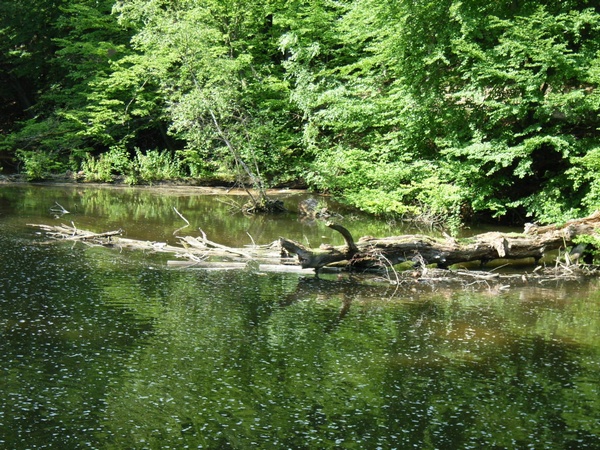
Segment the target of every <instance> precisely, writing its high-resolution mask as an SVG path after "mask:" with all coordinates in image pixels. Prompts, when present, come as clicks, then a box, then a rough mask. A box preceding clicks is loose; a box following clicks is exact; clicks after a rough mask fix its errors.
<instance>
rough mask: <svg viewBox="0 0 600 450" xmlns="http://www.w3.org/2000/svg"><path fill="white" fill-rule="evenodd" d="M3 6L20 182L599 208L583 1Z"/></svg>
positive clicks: (560, 213)
mask: <svg viewBox="0 0 600 450" xmlns="http://www.w3.org/2000/svg"><path fill="white" fill-rule="evenodd" d="M25 3H27V5H25ZM0 20H1V21H2V22H1V24H0V37H1V39H0V47H1V49H2V51H1V52H0V55H1V56H0V58H1V59H0V76H2V78H3V80H4V82H3V83H1V84H0V98H1V101H0V116H1V117H2V119H0V130H1V131H2V136H1V137H0V155H2V165H3V166H4V167H5V169H10V168H11V164H15V163H14V162H16V164H17V166H18V167H17V168H18V170H20V171H21V172H23V173H25V174H26V175H27V176H28V177H29V178H31V179H36V178H44V177H46V176H48V174H49V173H52V172H61V171H62V172H64V171H67V170H70V171H73V172H76V173H79V174H80V175H81V176H83V177H85V179H87V180H101V181H110V180H112V179H113V178H114V177H115V176H116V175H123V176H125V177H126V179H127V181H129V182H131V183H137V182H149V181H153V180H157V179H167V178H182V177H192V178H196V179H202V180H208V179H219V180H233V179H236V178H237V179H239V178H240V177H242V176H248V174H251V175H252V176H257V177H261V179H262V180H263V181H264V182H266V183H270V184H272V185H274V184H283V183H288V182H291V181H298V180H299V181H302V182H306V183H308V185H309V186H311V187H312V188H314V189H317V190H321V191H327V192H331V193H333V194H335V195H336V196H338V197H339V198H342V199H344V200H345V201H347V202H348V203H350V204H353V205H356V206H358V207H360V208H361V209H363V210H365V211H369V212H372V213H375V214H389V215H395V216H405V217H414V216H418V217H421V218H427V219H429V220H433V221H443V222H454V223H457V221H460V220H464V219H468V218H469V217H472V216H473V215H476V214H482V215H485V216H488V217H491V216H494V217H499V218H502V217H503V218H509V219H511V218H513V219H518V220H519V221H522V220H525V219H526V218H528V219H529V220H531V218H533V219H536V220H540V221H544V222H549V221H558V220H564V219H565V218H568V217H572V216H578V215H582V214H586V213H588V212H589V211H590V210H594V209H596V208H597V207H598V205H599V203H600V182H598V181H597V180H598V179H599V175H600V139H599V137H598V132H599V128H600V116H599V114H598V112H599V110H600V90H599V89H598V85H599V83H600V38H599V37H598V36H600V33H599V31H600V7H598V6H597V3H596V2H592V1H590V0H580V1H574V0H572V1H558V0H554V1H552V0H547V1H543V2H540V1H532V0H524V1H522V2H512V1H498V2H489V1H482V0H463V1H458V0H440V1H437V2H430V1H424V0H417V1H410V2H409V1H381V0H377V1H376V0H341V1H333V0H293V1H283V0H269V1H266V2H264V1H262V2H259V1H257V0H178V1H172V0H124V1H119V2H116V3H114V2H113V0H93V1H92V0H56V1H49V0H35V1H33V2H23V1H22V0H13V1H11V2H3V3H2V4H1V5H0Z"/></svg>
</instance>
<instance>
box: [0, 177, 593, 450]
mask: <svg viewBox="0 0 600 450" xmlns="http://www.w3.org/2000/svg"><path fill="white" fill-rule="evenodd" d="M282 196H283V198H285V201H286V203H287V204H288V205H289V208H290V210H292V211H293V209H294V205H296V204H297V202H298V201H299V200H300V199H302V198H303V197H302V195H300V194H295V193H289V192H288V193H282ZM324 201H327V202H330V201H329V200H327V199H325V200H324ZM55 202H58V203H59V204H61V205H62V206H64V207H65V208H66V209H68V210H69V211H71V213H70V214H66V215H63V216H58V217H57V215H56V214H55V213H53V212H52V211H51V210H50V209H51V208H52V207H53V206H54V205H55ZM328 206H329V207H330V209H332V210H335V209H337V208H338V205H335V204H334V203H332V202H330V203H328ZM173 207H175V208H177V210H178V211H179V212H181V213H182V214H183V215H184V216H185V217H186V218H187V219H188V220H189V221H190V224H191V225H190V227H189V229H185V230H184V231H183V232H185V233H187V232H189V234H195V233H197V229H198V228H202V229H203V230H204V231H205V232H206V233H207V234H208V236H209V237H210V238H211V239H212V240H215V241H218V242H222V243H224V244H228V245H245V244H249V243H251V242H252V240H255V241H256V242H257V243H267V242H270V241H271V240H274V239H276V238H277V237H279V236H281V235H284V236H286V237H290V238H292V239H296V240H301V241H302V240H303V241H304V242H309V243H311V244H313V245H318V244H319V243H321V242H327V243H334V244H337V243H338V242H339V241H338V239H340V238H339V236H336V235H335V233H334V232H332V231H331V230H329V229H328V228H326V227H325V226H324V225H323V224H319V223H310V222H302V221H299V220H298V217H297V216H296V215H295V214H294V213H293V212H292V213H289V214H284V215H279V216H275V217H245V216H243V215H240V214H235V213H232V212H231V210H230V205H228V204H227V197H226V196H214V195H213V196H199V195H188V194H185V195H184V194H178V193H176V192H168V193H162V194H161V193H157V192H156V191H154V190H143V189H142V190H139V189H117V190H111V189H95V188H90V187H81V186H77V187H70V188H52V187H48V186H43V187H40V186H24V187H12V186H6V187H5V186H1V187H0V232H1V233H0V263H1V269H2V270H1V271H0V370H1V373H0V447H1V448H7V449H9V448H10V449H38V448H40V449H41V448H57V449H81V448H93V449H167V448H172V449H182V448H193V449H197V448H205V449H228V448H231V449H246V448H248V449H250V448H252V449H255V448H261V449H287V448H290V449H353V448H356V449H377V448H381V449H393V448H397V449H407V448H418V449H468V448H473V449H479V448H498V449H500V448H506V449H514V448H524V449H525V448H531V449H566V448H573V449H579V448H587V449H594V448H600V447H599V444H598V442H599V441H600V422H599V418H600V400H599V398H600V396H599V392H598V390H599V388H598V386H599V381H600V340H599V339H598V338H599V337H600V302H599V298H600V295H599V293H600V286H599V285H598V282H597V281H595V280H592V281H585V282H580V283H564V282H557V283H554V284H552V285H548V284H543V285H535V284H534V285H531V286H526V287H519V288H508V289H504V290H500V291H494V290H491V289H483V288H478V289H469V288H456V287H455V288H452V289H449V288H444V287H441V286H423V287H419V288H415V287H414V286H412V287H409V286H406V287H400V288H399V289H396V287H394V286H390V285H388V284H385V283H363V282H360V281H356V280H354V279H351V278H348V277H337V276H328V277H324V279H321V280H316V279H313V278H312V277H299V276H297V275H290V274H257V273H248V272H244V271H234V272H206V271H201V270H190V269H187V270H181V269H177V270H174V269H169V268H167V266H166V259H167V257H166V256H164V255H153V254H146V253H143V252H120V251H118V250H117V249H104V248H94V247H87V246H85V245H83V244H77V245H73V244H66V243H52V244H46V243H44V241H46V239H45V237H44V236H43V235H40V234H38V233H37V230H36V229H34V228H31V227H28V226H27V225H26V224H27V223H31V222H33V223H61V222H62V223H69V224H70V223H71V221H73V223H75V224H76V226H78V227H79V228H89V229H93V230H95V231H107V230H109V229H118V228H123V229H124V230H126V233H127V235H128V236H129V237H136V238H143V239H152V240H157V241H171V240H173V242H175V241H174V237H173V231H174V230H176V229H177V228H179V227H181V226H183V225H185V223H183V222H182V220H181V219H180V218H179V217H178V215H177V214H176V213H175V212H174V211H173ZM340 211H341V207H340ZM343 212H344V214H343V215H344V219H340V220H342V221H343V223H344V225H346V226H347V227H348V228H349V229H351V230H352V231H353V232H354V233H355V236H360V235H363V234H373V235H377V234H379V235H383V234H400V233H401V232H404V231H406V230H402V229H400V228H398V227H397V225H395V224H388V223H385V222H377V221H372V220H371V221H368V220H365V219H364V218H361V217H360V216H359V215H356V214H353V213H351V212H348V211H343Z"/></svg>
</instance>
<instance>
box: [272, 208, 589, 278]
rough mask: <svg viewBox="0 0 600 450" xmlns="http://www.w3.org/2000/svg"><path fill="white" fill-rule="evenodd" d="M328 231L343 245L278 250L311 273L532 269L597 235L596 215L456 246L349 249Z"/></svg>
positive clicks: (407, 242) (386, 241) (374, 244)
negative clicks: (521, 263) (486, 266)
mask: <svg viewBox="0 0 600 450" xmlns="http://www.w3.org/2000/svg"><path fill="white" fill-rule="evenodd" d="M328 226H329V227H330V228H332V229H334V230H336V231H338V232H340V233H341V234H342V236H343V237H344V240H345V241H346V245H344V246H339V247H320V248H318V249H312V248H307V247H305V246H303V245H301V244H299V243H297V242H294V241H290V240H287V239H281V240H280V243H281V247H282V248H283V249H284V250H286V251H287V252H289V253H291V254H296V255H297V256H298V259H299V261H300V264H301V265H302V267H303V268H314V269H316V270H317V271H318V270H319V269H320V268H321V267H324V266H326V265H329V264H333V263H342V262H344V263H345V264H346V265H348V266H350V267H354V268H360V269H365V268H371V267H376V266H381V265H389V264H392V265H393V264H398V263H401V262H406V261H412V262H415V263H420V264H424V265H429V264H437V265H438V267H441V268H447V267H448V266H451V265H453V264H458V263H466V262H472V261H481V263H482V264H483V263H486V262H489V261H492V260H496V259H525V258H533V259H534V260H535V262H536V263H537V262H539V260H540V259H541V258H542V257H543V256H544V253H545V252H547V251H550V250H556V249H559V248H565V247H568V246H571V245H573V243H574V242H573V240H574V239H575V238H576V237H577V236H581V235H597V234H598V233H597V230H598V228H599V227H600V212H595V213H594V214H592V215H591V216H589V217H586V218H583V219H576V220H571V221H569V222H567V223H566V224H563V225H553V226H547V227H537V226H531V225H528V226H526V227H525V228H526V229H525V231H524V232H523V233H500V232H491V233H483V234H479V235H477V236H474V237H471V238H467V239H461V240H458V239H454V238H452V237H449V236H446V237H443V238H434V237H431V236H426V235H418V234H415V235H405V236H391V237H385V238H375V237H371V236H366V237H362V238H361V239H360V240H359V241H358V242H357V243H355V242H354V240H353V239H352V236H351V234H350V232H349V231H348V230H346V229H345V228H344V227H342V226H340V225H336V224H332V223H329V224H328Z"/></svg>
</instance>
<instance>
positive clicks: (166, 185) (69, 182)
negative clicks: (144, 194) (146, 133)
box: [0, 173, 325, 196]
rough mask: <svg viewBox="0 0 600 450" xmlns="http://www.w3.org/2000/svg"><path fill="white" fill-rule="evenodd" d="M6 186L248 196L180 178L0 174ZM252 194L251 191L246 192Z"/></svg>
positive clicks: (220, 184) (294, 188)
mask: <svg viewBox="0 0 600 450" xmlns="http://www.w3.org/2000/svg"><path fill="white" fill-rule="evenodd" d="M3 184H6V185H32V186H45V185H48V186H56V187H60V186H81V187H93V188H100V189H132V188H135V189H141V190H147V191H161V192H169V191H173V192H177V193H181V194H186V193H187V194H189V195H195V194H202V195H211V194H214V195H223V194H227V195H232V196H244V195H248V193H247V191H246V190H245V189H243V188H240V187H239V186H238V185H237V184H236V183H227V182H224V181H222V180H219V181H217V180H200V179H191V178H190V179H180V180H163V181H156V182H153V183H148V184H129V183H126V182H125V179H124V178H123V177H117V178H115V180H114V182H112V183H99V182H88V181H85V180H83V179H82V178H80V177H77V176H76V175H74V174H71V173H67V174H62V175H52V176H51V177H49V178H48V179H45V180H36V181H30V180H27V177H26V176H25V175H21V174H11V175H0V186H1V185H3ZM250 191H251V192H252V189H250ZM266 192H267V194H268V195H274V194H281V193H287V192H289V193H308V192H309V191H308V189H307V187H306V186H304V185H302V184H301V183H296V184H295V185H290V186H288V185H282V186H278V187H272V188H269V189H267V190H266ZM315 195H325V194H322V193H315Z"/></svg>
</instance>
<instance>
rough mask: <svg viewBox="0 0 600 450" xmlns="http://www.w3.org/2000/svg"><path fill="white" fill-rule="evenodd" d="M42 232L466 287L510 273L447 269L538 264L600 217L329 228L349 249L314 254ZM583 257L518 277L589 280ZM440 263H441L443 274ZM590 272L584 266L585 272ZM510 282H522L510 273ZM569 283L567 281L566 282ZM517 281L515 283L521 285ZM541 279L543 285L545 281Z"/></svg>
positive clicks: (214, 266) (203, 264)
mask: <svg viewBox="0 0 600 450" xmlns="http://www.w3.org/2000/svg"><path fill="white" fill-rule="evenodd" d="M32 226H35V227H38V228H40V229H42V230H43V231H44V232H45V233H46V234H47V235H48V236H50V237H51V238H52V239H54V240H57V239H59V240H65V241H72V242H74V243H77V242H79V243H84V244H86V245H102V246H109V247H116V248H120V249H126V248H127V249H137V250H144V251H151V252H162V253H165V252H166V253H170V254H174V255H175V256H176V257H177V258H178V260H176V261H168V265H169V266H173V267H198V268H203V269H207V270H250V271H253V272H258V271H260V272H264V271H268V272H274V271H277V272H294V273H300V274H306V273H312V271H313V270H314V271H315V272H316V273H317V274H319V273H320V272H322V271H340V270H350V271H354V272H364V271H373V270H374V271H378V272H379V273H380V274H384V275H385V279H386V280H388V281H390V282H392V283H393V284H403V283H405V282H408V281H417V280H418V281H419V282H423V281H427V280H429V281H432V282H437V281H447V280H448V279H449V278H450V279H459V280H461V279H462V280H467V281H465V283H475V284H486V285H487V284H489V283H492V282H499V283H502V279H503V278H506V277H507V276H508V275H500V274H497V273H492V272H482V271H473V270H463V269H459V270H452V271H448V270H440V269H446V268H448V267H449V266H452V265H455V264H459V263H468V262H472V261H480V262H481V263H482V265H484V264H485V263H487V262H489V261H492V260H503V261H504V262H507V263H508V262H509V261H510V260H524V259H527V258H530V259H532V260H533V261H532V262H535V263H538V262H539V261H540V259H541V258H542V257H543V256H544V255H545V254H546V252H549V251H551V250H557V249H564V250H566V249H567V248H569V247H572V246H573V245H574V244H575V242H574V240H575V239H576V238H577V237H578V236H582V235H591V236H597V235H598V230H599V229H600V212H596V213H594V214H592V215H591V216H589V217H586V218H583V219H577V220H572V221H569V222H567V223H565V224H563V225H553V226H545V227H539V226H535V225H527V226H526V229H525V231H524V232H523V233H500V232H491V233H483V234H479V235H476V236H473V237H470V238H466V239H460V240H459V239H454V238H452V237H450V236H444V237H440V238H436V237H432V236H427V235H420V234H415V235H405V236H393V237H384V238H375V237H371V236H366V237H362V238H360V239H359V240H358V242H355V241H354V239H353V237H352V235H351V233H350V232H349V231H348V230H347V229H346V228H344V227H343V226H341V225H338V224H334V223H328V226H329V227H330V228H331V229H333V230H336V231H337V232H339V233H340V234H341V235H342V237H343V238H344V241H345V243H344V245H342V246H337V247H334V246H321V247H320V248H316V249H315V248H308V247H305V246H303V245H302V244H300V243H298V242H295V241H292V240H289V239H285V238H281V239H279V240H278V241H275V242H272V243H270V244H267V245H255V244H254V245H251V246H247V247H244V248H231V247H228V246H226V245H222V244H218V243H216V242H213V241H211V240H209V239H208V238H207V236H206V234H205V233H204V232H203V231H202V230H200V235H199V236H180V237H178V240H179V242H178V245H171V244H167V243H165V242H150V241H140V240H135V239H127V238H124V237H123V236H122V234H123V231H122V230H116V231H109V232H104V233H92V232H89V231H85V230H79V229H77V228H76V227H75V226H74V225H73V226H67V225H60V226H48V225H32ZM581 253H582V246H581V245H579V246H576V247H575V249H574V250H573V251H572V253H571V257H570V258H569V256H568V253H565V256H566V262H565V263H564V264H563V263H561V264H556V265H555V267H554V268H541V267H538V268H536V269H535V270H534V271H533V273H531V274H522V275H517V277H520V278H518V279H522V281H523V282H529V281H531V280H533V279H536V278H537V279H541V278H545V279H550V280H552V279H557V278H561V279H571V278H577V277H579V276H582V275H592V274H593V275H595V274H596V270H595V269H594V268H593V267H591V266H586V268H585V270H579V269H577V270H576V269H575V268H574V266H571V267H569V264H571V263H572V262H575V261H574V260H575V259H576V258H577V257H578V256H580V255H581ZM404 262H410V263H412V264H413V266H414V268H411V269H410V270H406V271H404V272H401V273H399V272H397V271H396V270H395V269H394V266H395V265H397V264H399V263H404ZM432 265H437V267H438V268H437V269H435V268H433V266H432ZM582 267H583V266H582ZM510 276H513V277H514V276H515V275H514V274H513V275H510ZM565 277H566V278H565ZM516 280H517V278H515V279H513V280H512V281H511V283H513V282H516ZM538 281H539V280H538Z"/></svg>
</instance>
